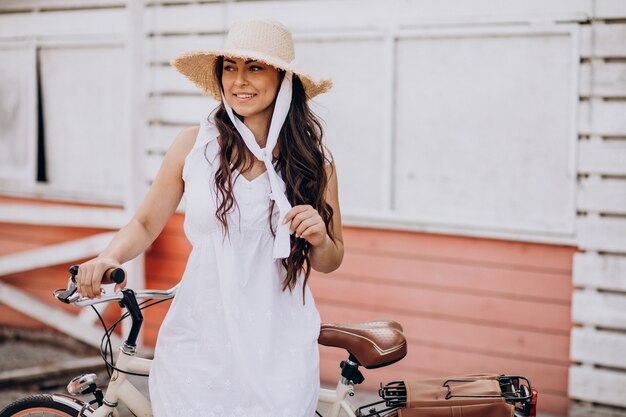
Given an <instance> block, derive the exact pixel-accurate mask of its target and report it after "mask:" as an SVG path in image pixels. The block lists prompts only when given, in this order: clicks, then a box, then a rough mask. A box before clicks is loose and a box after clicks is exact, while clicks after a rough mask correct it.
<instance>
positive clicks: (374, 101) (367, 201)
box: [296, 40, 388, 213]
mask: <svg viewBox="0 0 626 417" xmlns="http://www.w3.org/2000/svg"><path fill="white" fill-rule="evenodd" d="M364 57H367V58H364ZM383 57H384V42H383V41H382V40H362V41H356V40H345V41H344V40H334V41H320V42H313V41H311V42H304V41H299V42H297V44H296V59H297V60H298V66H300V67H301V68H306V69H307V72H308V73H310V74H312V75H313V76H315V77H322V76H324V77H329V78H331V79H332V80H333V82H334V87H333V89H332V90H330V91H329V92H328V93H326V94H322V95H321V96H318V97H316V98H315V99H314V100H313V102H312V103H311V109H312V110H313V111H314V112H315V113H316V114H317V115H318V116H320V117H321V119H322V120H323V121H324V122H325V126H326V130H325V140H326V143H327V144H328V146H329V148H330V150H331V152H332V153H333V155H334V158H335V163H336V167H337V178H338V179H339V190H340V191H339V192H340V195H341V209H342V212H344V213H349V212H350V211H352V210H372V211H380V210H381V209H383V208H384V207H385V201H384V200H385V199H384V196H383V187H384V181H385V175H384V173H383V172H381V166H382V161H381V156H382V155H383V153H384V148H385V146H387V144H386V143H384V142H385V141H384V140H383V138H384V137H385V132H383V126H382V122H381V119H382V117H383V116H382V115H383V114H384V112H385V111H386V108H385V100H384V97H385V94H386V89H387V88H388V87H387V84H386V83H385V78H384V74H385V63H384V59H383ZM329 63H332V64H329Z"/></svg>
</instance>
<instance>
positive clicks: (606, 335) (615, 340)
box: [570, 327, 626, 368]
mask: <svg viewBox="0 0 626 417" xmlns="http://www.w3.org/2000/svg"><path fill="white" fill-rule="evenodd" d="M571 337H572V340H571V345H570V346H571V350H570V351H571V354H570V359H571V360H573V361H576V362H587V363H594V364H599V365H604V366H611V367H617V368H626V355H624V352H626V335H625V334H623V333H615V332H609V331H602V330H594V329H588V328H580V327H576V328H574V329H572V334H571Z"/></svg>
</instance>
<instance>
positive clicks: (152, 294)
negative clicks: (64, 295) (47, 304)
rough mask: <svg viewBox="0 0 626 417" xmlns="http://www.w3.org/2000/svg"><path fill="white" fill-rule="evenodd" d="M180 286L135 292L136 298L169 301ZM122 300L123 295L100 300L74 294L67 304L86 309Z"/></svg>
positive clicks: (104, 296) (106, 295) (101, 297)
mask: <svg viewBox="0 0 626 417" xmlns="http://www.w3.org/2000/svg"><path fill="white" fill-rule="evenodd" d="M179 285H180V284H176V285H175V286H173V287H172V288H170V289H168V290H140V291H135V297H136V298H153V299H156V300H169V299H170V298H174V296H175V295H176V292H177V291H178V286H179ZM55 297H56V298H57V299H59V300H61V299H60V298H59V296H58V295H56V294H55ZM122 298H123V294H122V293H118V294H105V295H102V296H100V297H99V298H87V297H81V296H80V294H78V293H74V294H72V295H71V296H70V297H69V298H68V301H67V304H74V305H75V306H78V307H85V306H90V305H95V304H100V303H108V302H109V301H119V300H121V299H122ZM61 301H63V300H61ZM64 302H65V301H64Z"/></svg>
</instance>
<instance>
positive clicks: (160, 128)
mask: <svg viewBox="0 0 626 417" xmlns="http://www.w3.org/2000/svg"><path fill="white" fill-rule="evenodd" d="M196 124H200V121H198V123H196ZM183 129H184V128H183V127H181V126H172V125H158V124H153V125H151V126H150V128H149V133H148V135H147V136H148V140H147V141H146V151H147V152H149V153H161V154H163V153H165V151H167V150H168V149H169V148H170V145H171V144H172V142H173V141H174V138H175V137H176V136H177V135H178V134H179V133H180V131H181V130H183Z"/></svg>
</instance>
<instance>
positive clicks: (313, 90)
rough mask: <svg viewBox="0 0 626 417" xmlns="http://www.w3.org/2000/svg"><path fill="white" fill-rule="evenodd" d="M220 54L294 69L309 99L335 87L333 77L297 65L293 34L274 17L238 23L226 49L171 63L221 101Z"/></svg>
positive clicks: (190, 54) (197, 53)
mask: <svg viewBox="0 0 626 417" xmlns="http://www.w3.org/2000/svg"><path fill="white" fill-rule="evenodd" d="M219 56H227V57H234V58H244V59H245V58H248V59H256V60H257V61H261V62H263V63H265V64H268V65H271V66H273V67H276V68H279V69H283V70H285V71H292V72H293V73H294V74H295V75H297V76H298V77H300V80H301V81H302V85H303V86H304V90H305V92H306V95H307V98H309V99H310V98H313V97H315V96H317V95H318V94H322V93H325V92H327V91H328V90H330V89H331V87H332V86H333V83H332V81H331V80H330V79H321V80H315V79H313V78H312V77H311V76H309V75H308V74H306V73H304V72H302V71H300V70H299V69H297V68H296V67H295V52H294V46H293V39H292V37H291V33H290V32H289V30H288V29H287V28H286V27H285V26H284V25H283V24H281V23H280V22H277V21H276V20H274V19H269V18H253V19H249V20H243V21H239V22H236V23H235V24H233V26H232V27H231V28H230V31H229V32H228V37H227V38H226V43H225V45H224V48H223V49H221V50H205V51H193V52H186V53H184V54H181V55H179V56H177V57H176V58H174V59H173V60H172V61H171V64H172V65H173V66H174V68H176V70H177V71H178V72H180V73H181V74H183V75H184V76H185V77H187V78H189V79H190V80H191V81H193V82H194V84H196V85H197V86H198V87H200V88H201V89H202V90H203V91H204V92H205V93H206V94H210V95H211V96H212V97H213V98H215V99H216V100H218V101H219V100H221V97H222V90H221V88H220V84H219V82H218V81H217V80H216V78H215V75H214V71H213V69H214V64H215V61H216V60H217V58H218V57H219Z"/></svg>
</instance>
